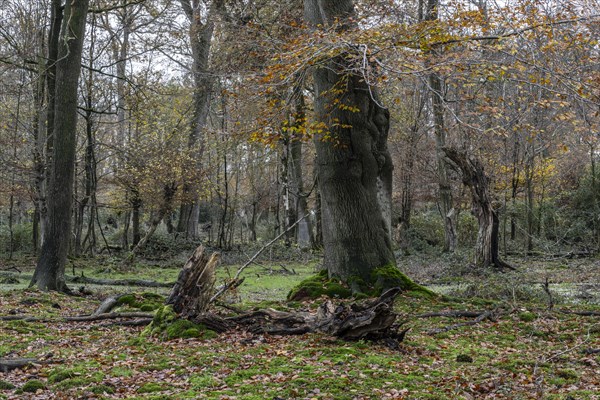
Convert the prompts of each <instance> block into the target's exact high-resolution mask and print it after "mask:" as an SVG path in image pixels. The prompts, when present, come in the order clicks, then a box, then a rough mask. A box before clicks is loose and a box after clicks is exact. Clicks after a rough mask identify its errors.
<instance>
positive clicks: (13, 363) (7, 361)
mask: <svg viewBox="0 0 600 400" xmlns="http://www.w3.org/2000/svg"><path fill="white" fill-rule="evenodd" d="M38 363H40V360H38V359H37V358H0V371H2V372H4V373H7V372H9V371H12V370H13V369H20V368H25V367H27V366H29V365H32V364H38Z"/></svg>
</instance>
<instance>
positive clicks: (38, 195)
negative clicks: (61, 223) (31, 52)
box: [32, 30, 47, 255]
mask: <svg viewBox="0 0 600 400" xmlns="http://www.w3.org/2000/svg"><path fill="white" fill-rule="evenodd" d="M39 37H40V38H39V42H40V55H39V56H38V63H37V71H36V73H37V77H36V86H35V89H34V92H33V99H34V103H35V108H36V109H35V113H34V114H33V122H32V130H33V133H34V135H35V137H34V141H35V146H34V149H33V166H34V171H35V177H34V183H33V193H34V199H33V201H34V206H35V211H34V215H33V237H32V241H33V243H32V244H33V252H34V254H36V255H37V254H38V250H39V248H40V246H41V243H42V240H43V237H44V230H45V227H46V225H45V222H46V193H45V185H44V182H45V177H46V172H45V168H46V162H45V161H46V160H45V157H44V148H45V145H46V132H47V131H46V129H45V128H44V125H45V124H44V122H45V121H46V118H45V115H47V113H45V112H44V104H45V100H44V98H45V96H46V91H45V88H46V86H45V79H46V72H45V70H46V65H45V62H44V57H43V56H42V54H44V51H45V50H44V44H43V43H44V41H45V38H44V37H45V35H44V30H40V33H39Z"/></svg>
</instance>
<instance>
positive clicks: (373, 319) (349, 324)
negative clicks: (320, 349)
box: [227, 288, 408, 342]
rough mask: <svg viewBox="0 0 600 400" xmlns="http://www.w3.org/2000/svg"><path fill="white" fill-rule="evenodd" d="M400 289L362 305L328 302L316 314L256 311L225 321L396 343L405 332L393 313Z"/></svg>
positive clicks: (263, 329) (256, 329)
mask: <svg viewBox="0 0 600 400" xmlns="http://www.w3.org/2000/svg"><path fill="white" fill-rule="evenodd" d="M400 292H401V290H400V288H392V289H390V290H388V291H386V292H384V293H383V294H382V295H381V296H380V297H379V298H377V299H374V300H371V301H366V302H364V303H351V304H337V305H336V304H334V303H333V302H332V301H330V300H328V301H326V302H325V303H323V304H322V305H321V306H320V307H319V308H318V310H317V312H316V313H308V312H284V311H277V310H273V309H266V310H258V311H254V312H251V313H246V314H243V315H239V316H235V317H230V318H228V319H227V320H228V321H230V322H234V323H235V324H236V325H238V326H240V327H242V328H244V329H247V330H249V331H250V332H253V333H268V334H276V335H297V334H304V333H311V332H321V333H325V334H328V335H331V336H336V337H339V338H342V339H345V340H359V339H372V340H379V339H392V340H396V341H397V342H400V341H401V340H402V339H403V337H404V335H405V334H406V332H407V330H408V329H404V330H402V331H400V330H399V328H400V326H401V324H396V319H397V317H398V315H397V314H396V313H394V311H393V303H394V299H395V298H396V297H397V296H398V294H400Z"/></svg>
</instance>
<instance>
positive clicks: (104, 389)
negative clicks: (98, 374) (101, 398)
mask: <svg viewBox="0 0 600 400" xmlns="http://www.w3.org/2000/svg"><path fill="white" fill-rule="evenodd" d="M89 391H90V392H92V393H94V394H113V393H114V392H115V389H113V388H112V387H110V386H108V385H104V384H101V385H96V386H92V387H91V388H90V389H89Z"/></svg>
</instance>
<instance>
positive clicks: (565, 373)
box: [555, 369, 579, 381]
mask: <svg viewBox="0 0 600 400" xmlns="http://www.w3.org/2000/svg"><path fill="white" fill-rule="evenodd" d="M555 375H556V376H558V377H559V378H562V379H565V380H567V381H576V380H577V379H579V375H578V374H577V372H575V371H573V370H572V369H559V370H557V371H556V372H555Z"/></svg>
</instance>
